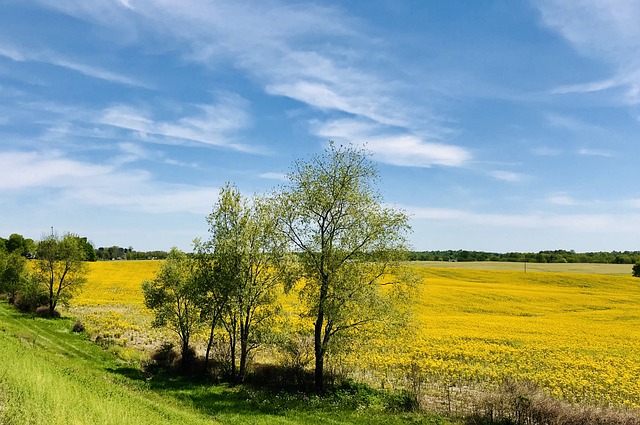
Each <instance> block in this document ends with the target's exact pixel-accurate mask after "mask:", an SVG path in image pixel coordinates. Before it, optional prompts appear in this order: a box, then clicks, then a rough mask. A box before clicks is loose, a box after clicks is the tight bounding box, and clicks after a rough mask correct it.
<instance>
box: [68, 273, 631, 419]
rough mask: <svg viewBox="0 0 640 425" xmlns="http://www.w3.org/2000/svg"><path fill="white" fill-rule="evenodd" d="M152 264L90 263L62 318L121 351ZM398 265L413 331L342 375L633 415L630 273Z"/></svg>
mask: <svg viewBox="0 0 640 425" xmlns="http://www.w3.org/2000/svg"><path fill="white" fill-rule="evenodd" d="M158 264H159V263H157V262H144V261H141V262H125V261H123V262H105V263H94V264H92V265H91V267H92V269H91V275H90V276H89V282H88V283H87V286H86V288H85V291H84V292H83V294H81V295H79V296H78V297H76V298H75V299H74V300H73V303H74V304H73V305H72V307H71V310H72V314H76V313H78V314H80V315H85V317H88V318H90V319H91V320H93V322H94V326H105V324H106V325H107V326H106V327H108V329H109V330H108V332H111V333H112V334H113V337H114V338H115V339H119V342H120V343H123V344H129V345H131V344H132V343H133V341H135V340H136V338H137V337H135V336H134V334H135V335H145V334H146V333H147V332H148V323H149V318H148V313H147V312H146V311H145V310H144V307H143V306H142V295H141V293H140V283H141V282H142V280H144V279H145V278H149V277H152V276H153V272H154V271H155V269H154V267H157V265H158ZM409 266H410V267H411V268H412V269H413V270H414V272H415V273H417V274H418V275H419V276H420V277H421V278H422V280H423V285H421V286H420V288H419V289H418V293H417V294H416V297H415V301H414V303H413V305H412V308H413V312H414V316H413V320H412V321H411V322H410V323H407V325H406V326H405V328H404V330H403V331H402V332H395V334H394V336H387V337H379V338H377V339H373V340H367V341H366V343H364V344H362V346H361V347H355V348H359V349H358V350H355V351H354V353H357V354H352V355H347V356H344V357H341V358H339V359H336V361H339V362H340V365H341V366H342V367H344V368H346V369H347V370H351V371H353V372H354V373H356V374H357V376H360V377H365V378H366V379H368V380H369V381H370V382H372V383H375V384H379V385H385V386H397V385H404V386H407V385H414V386H416V385H417V386H420V387H421V388H422V389H423V390H424V391H425V392H426V393H429V392H432V393H438V392H440V393H441V394H443V393H446V394H447V397H448V398H449V400H450V399H451V397H452V394H453V396H455V397H460V398H463V397H464V396H465V391H467V392H471V391H473V390H475V389H478V388H480V389H483V388H487V387H492V386H496V385H499V384H500V383H501V382H503V381H504V380H505V379H513V380H517V381H527V382H533V383H535V384H537V385H539V386H541V387H542V388H543V389H544V390H545V391H546V392H548V393H549V394H552V395H553V396H555V397H557V398H559V399H564V400H568V401H570V402H585V403H590V404H596V405H611V406H629V407H634V408H640V378H639V377H640V284H639V283H640V279H637V278H632V277H630V266H629V265H626V268H627V269H628V270H627V272H624V273H623V268H622V267H619V266H618V265H614V266H612V265H594V264H577V265H576V264H560V265H556V264H529V265H528V269H527V273H524V271H523V269H521V268H522V267H523V265H522V263H520V264H514V263H434V264H431V263H424V262H419V263H409ZM465 266H466V267H465ZM480 266H481V267H488V266H492V267H495V268H500V267H502V268H503V269H502V270H496V269H481V268H479V267H480ZM514 266H518V268H517V269H509V267H514ZM538 266H553V267H554V268H557V269H556V271H553V272H550V271H538V270H536V269H534V267H538ZM470 267H477V268H475V269H474V268H470ZM505 268H506V269H505ZM560 270H562V272H561V271H560ZM623 274H624V275H623ZM104 315H106V316H104ZM106 336H109V335H106ZM143 343H144V341H143ZM134 345H135V344H134ZM454 401H455V400H454ZM448 408H449V409H450V408H451V406H448Z"/></svg>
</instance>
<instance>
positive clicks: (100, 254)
mask: <svg viewBox="0 0 640 425" xmlns="http://www.w3.org/2000/svg"><path fill="white" fill-rule="evenodd" d="M95 254H96V259H97V260H165V259H166V258H167V255H168V253H167V252H166V251H136V250H134V249H133V247H131V246H130V247H128V248H123V247H121V246H115V245H114V246H110V247H104V246H101V247H100V248H98V249H96V250H95Z"/></svg>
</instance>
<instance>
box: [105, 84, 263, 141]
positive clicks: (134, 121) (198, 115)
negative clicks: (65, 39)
mask: <svg viewBox="0 0 640 425" xmlns="http://www.w3.org/2000/svg"><path fill="white" fill-rule="evenodd" d="M194 108H195V112H194V113H192V114H190V115H183V116H181V117H179V118H177V119H175V120H174V121H168V120H156V119H154V118H153V117H152V116H151V113H150V112H148V111H145V110H143V109H141V108H139V107H137V108H134V107H133V106H130V105H116V106H112V107H109V108H107V109H105V110H104V111H103V112H102V114H101V116H100V117H99V118H98V119H97V122H98V123H99V124H103V125H108V126H111V127H115V128H118V129H122V130H126V131H129V132H133V133H135V134H136V135H137V136H138V137H139V138H141V139H143V140H147V139H149V138H150V137H153V136H156V137H161V138H162V139H163V140H165V142H166V141H173V142H174V143H178V144H184V143H197V144H205V145H211V146H219V147H225V148H228V149H232V150H237V151H240V152H249V153H265V149H264V148H261V147H259V146H253V145H247V144H243V143H238V142H236V141H234V134H235V133H236V132H237V131H240V130H242V129H244V128H245V127H247V126H249V125H250V123H251V119H250V116H249V114H248V113H247V111H246V102H245V101H244V100H242V99H241V98H239V97H237V96H228V97H225V98H224V99H222V100H221V102H220V103H217V104H212V105H196V106H195V107H194ZM167 139H168V140H167ZM151 141H153V140H151ZM156 141H157V139H156Z"/></svg>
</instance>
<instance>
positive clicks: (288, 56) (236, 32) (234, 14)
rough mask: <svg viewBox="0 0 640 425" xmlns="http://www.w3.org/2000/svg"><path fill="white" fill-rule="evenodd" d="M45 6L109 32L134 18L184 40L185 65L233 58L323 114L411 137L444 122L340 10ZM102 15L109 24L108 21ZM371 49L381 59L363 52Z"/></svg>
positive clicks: (269, 88) (270, 89)
mask: <svg viewBox="0 0 640 425" xmlns="http://www.w3.org/2000/svg"><path fill="white" fill-rule="evenodd" d="M45 3H46V4H47V5H48V6H49V7H52V8H56V9H58V10H62V11H64V12H65V13H69V14H71V15H73V16H76V17H79V18H81V19H86V20H90V21H94V22H99V23H101V24H102V25H105V26H107V27H113V26H119V25H130V24H129V22H130V21H132V20H133V21H135V22H136V25H138V26H141V27H144V28H145V29H147V30H149V31H152V32H154V33H156V34H158V36H159V37H161V38H169V39H170V40H171V42H172V43H176V42H177V43H180V45H181V52H182V54H183V55H184V58H185V59H186V60H188V61H191V62H197V63H200V64H204V65H205V66H207V67H211V68H213V69H215V68H216V67H217V66H219V64H220V63H221V62H222V61H230V63H232V64H233V66H234V67H235V68H236V69H238V70H241V72H243V73H244V74H245V75H248V76H250V78H251V79H252V80H253V81H256V82H258V83H259V84H261V85H262V88H263V90H264V91H265V93H267V94H270V95H274V96H284V97H288V98H291V99H294V100H296V101H298V102H301V103H303V104H305V105H308V106H309V107H311V108H314V109H317V110H320V111H325V112H340V113H345V114H350V115H353V116H356V117H359V118H366V119H368V120H371V121H373V122H376V123H379V124H382V125H385V126H393V127H401V128H406V129H407V130H408V131H410V132H420V133H421V132H424V131H429V130H430V128H431V127H433V126H439V125H440V126H442V122H441V119H440V117H437V116H435V115H434V114H433V113H432V112H431V111H429V110H428V108H426V107H425V104H426V102H425V100H424V98H422V99H420V100H416V99H414V97H413V96H412V95H411V93H412V92H414V91H415V90H411V89H410V88H408V85H407V84H404V83H402V82H401V81H402V80H400V79H398V77H397V75H395V76H393V77H391V76H389V77H386V76H385V75H386V71H385V68H384V67H383V66H380V62H379V61H380V57H381V56H382V55H383V53H382V51H380V50H379V49H377V47H376V43H377V42H378V41H376V40H375V37H371V35H370V34H367V32H368V31H369V29H367V28H366V25H365V24H364V23H363V22H361V21H359V20H357V19H354V18H351V17H348V16H346V14H344V13H343V11H342V9H340V8H338V7H328V6H321V5H318V4H313V3H305V4H291V3H286V2H282V3H280V2H277V1H276V2H266V3H263V2H257V3H256V2H253V3H250V4H245V3H242V2H233V1H218V2H215V3H203V2H198V1H195V0H184V1H181V2H169V1H159V2H151V1H145V0H141V1H137V2H135V3H133V2H132V3H127V4H125V5H117V6H116V5H114V4H112V5H111V6H110V7H108V8H107V7H106V6H105V5H104V4H103V3H101V2H93V3H89V4H86V3H84V2H83V3H74V2H68V1H66V2H53V1H45ZM58 3H60V4H58ZM126 6H130V7H126ZM105 8H107V9H108V10H106V11H105V10H104V9H105ZM105 14H110V15H111V16H112V19H109V20H107V19H105V18H104V15H105ZM113 15H116V16H117V15H120V16H121V19H113ZM274 22H277V23H278V24H277V25H274ZM332 41H335V42H332ZM344 46H351V47H348V48H347V47H344ZM374 50H375V51H378V53H377V54H376V55H370V54H363V52H371V51H374ZM383 62H384V61H383ZM371 65H374V67H373V68H372V67H371ZM372 69H375V71H372Z"/></svg>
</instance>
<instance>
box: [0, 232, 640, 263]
mask: <svg viewBox="0 0 640 425" xmlns="http://www.w3.org/2000/svg"><path fill="white" fill-rule="evenodd" d="M78 239H79V240H80V241H81V242H82V246H83V249H84V251H85V260H87V261H97V260H163V259H165V258H167V255H168V252H167V251H136V250H134V249H133V247H131V246H129V247H128V248H123V247H121V246H110V247H102V246H101V247H99V248H95V247H94V245H93V243H92V242H91V241H89V240H87V238H86V237H78ZM36 244H37V242H36V241H34V240H33V239H28V238H25V237H23V236H22V235H20V234H18V233H14V234H12V235H11V236H9V238H8V239H4V238H2V237H0V251H5V252H8V253H11V252H13V251H17V252H18V253H19V254H21V255H22V256H24V257H27V258H33V257H35V251H36ZM409 260H410V261H461V262H462V261H509V262H520V263H523V262H529V263H603V264H636V263H640V251H612V252H575V251H573V250H571V251H567V250H564V249H558V250H555V251H540V252H508V253H505V254H501V253H497V252H484V251H466V250H457V251H454V250H448V251H411V252H409Z"/></svg>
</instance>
